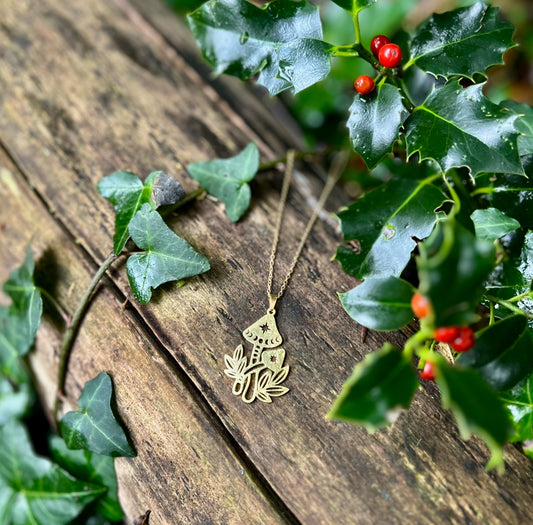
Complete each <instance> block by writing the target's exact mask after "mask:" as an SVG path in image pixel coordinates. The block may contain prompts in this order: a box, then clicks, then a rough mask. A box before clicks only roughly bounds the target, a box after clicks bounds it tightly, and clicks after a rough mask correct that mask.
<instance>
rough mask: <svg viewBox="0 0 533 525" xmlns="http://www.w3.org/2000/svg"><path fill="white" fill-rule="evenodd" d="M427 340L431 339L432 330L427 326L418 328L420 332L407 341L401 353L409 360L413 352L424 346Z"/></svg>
mask: <svg viewBox="0 0 533 525" xmlns="http://www.w3.org/2000/svg"><path fill="white" fill-rule="evenodd" d="M428 339H433V330H432V329H431V328H429V327H427V326H420V330H419V331H418V332H417V333H416V334H415V335H413V336H411V337H410V338H409V339H407V341H406V342H405V345H404V347H403V351H404V352H405V353H406V355H407V356H408V357H409V359H411V358H412V357H413V354H414V353H415V351H416V350H418V349H419V348H420V347H422V346H424V345H425V343H426V341H427V340H428Z"/></svg>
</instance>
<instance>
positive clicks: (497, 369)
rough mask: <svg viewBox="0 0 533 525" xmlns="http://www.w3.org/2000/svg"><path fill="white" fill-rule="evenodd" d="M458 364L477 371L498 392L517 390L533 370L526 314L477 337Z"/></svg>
mask: <svg viewBox="0 0 533 525" xmlns="http://www.w3.org/2000/svg"><path fill="white" fill-rule="evenodd" d="M457 362H458V363H460V364H461V365H463V366H469V367H471V368H474V369H476V370H477V371H478V372H479V374H480V375H481V377H483V379H485V381H486V382H487V383H488V384H489V385H490V386H491V387H492V388H494V390H497V391H501V390H507V389H509V388H511V387H513V386H514V385H515V384H516V383H518V382H519V381H520V380H521V379H523V378H524V377H526V376H528V375H529V374H531V371H532V370H533V339H532V338H531V333H530V331H529V328H528V324H527V319H526V317H524V316H523V315H513V316H510V317H507V318H505V319H502V320H501V321H497V322H496V323H494V324H493V325H491V326H488V327H486V328H484V329H483V330H481V331H480V332H479V333H478V334H476V344H475V346H474V347H473V348H472V349H471V350H469V351H468V352H466V353H464V354H461V355H460V356H459V357H458V358H457Z"/></svg>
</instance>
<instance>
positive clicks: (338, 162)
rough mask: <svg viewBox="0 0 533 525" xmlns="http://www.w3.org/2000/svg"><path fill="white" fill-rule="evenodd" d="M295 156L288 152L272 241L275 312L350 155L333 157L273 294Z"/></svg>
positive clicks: (271, 302)
mask: <svg viewBox="0 0 533 525" xmlns="http://www.w3.org/2000/svg"><path fill="white" fill-rule="evenodd" d="M294 157H295V151H294V150H289V151H288V153H287V162H286V164H285V174H284V176H283V186H282V188H281V196H280V202H279V207H278V214H277V218H276V227H275V231H274V240H273V241H272V252H271V254H270V267H269V272H268V285H267V293H268V296H269V299H270V308H269V311H270V312H272V313H273V312H274V306H275V304H276V301H277V300H278V299H279V298H280V297H281V296H282V295H283V294H284V293H285V290H286V289H287V286H288V285H289V281H290V279H291V277H292V274H293V272H294V269H295V268H296V264H297V263H298V259H299V258H300V254H301V253H302V250H303V247H304V245H305V242H306V241H307V238H308V237H309V234H310V233H311V230H312V229H313V226H314V224H315V221H316V219H317V217H318V215H319V213H320V212H321V211H322V208H323V207H324V204H325V203H326V200H327V199H328V197H329V194H330V193H331V190H332V189H333V188H334V187H335V184H336V183H337V181H338V180H339V178H340V176H341V175H342V172H343V171H344V168H345V167H346V163H347V161H348V156H347V155H346V153H344V152H341V153H339V154H338V155H337V156H336V157H335V158H334V159H333V163H332V165H331V168H330V170H329V173H328V179H327V181H326V184H325V185H324V188H323V190H322V193H321V194H320V197H319V199H318V202H317V204H316V206H315V209H314V210H313V213H312V214H311V217H309V220H308V221H307V225H306V227H305V230H304V232H303V234H302V238H301V239H300V243H299V244H298V248H297V249H296V253H295V255H294V259H293V260H292V263H291V266H290V268H289V271H288V272H287V276H286V277H285V279H284V280H283V282H282V283H281V287H280V289H279V292H278V293H277V294H273V293H272V281H273V279H274V266H275V262H276V252H277V248H278V242H279V236H280V232H281V222H282V218H283V212H284V210H285V207H286V202H287V195H288V194H289V185H290V181H291V176H292V172H293V169H294Z"/></svg>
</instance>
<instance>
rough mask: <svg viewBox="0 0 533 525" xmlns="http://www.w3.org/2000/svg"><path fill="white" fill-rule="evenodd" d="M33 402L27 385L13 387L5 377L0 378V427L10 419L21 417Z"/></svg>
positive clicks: (31, 392) (30, 389)
mask: <svg viewBox="0 0 533 525" xmlns="http://www.w3.org/2000/svg"><path fill="white" fill-rule="evenodd" d="M33 400H34V394H33V390H32V388H31V387H30V385H29V384H22V385H13V384H12V383H11V381H9V379H8V378H7V377H0V426H2V425H4V424H6V423H7V422H8V421H9V420H10V419H14V418H21V417H23V416H24V415H25V414H26V412H27V411H28V409H29V408H30V407H31V405H32V404H33Z"/></svg>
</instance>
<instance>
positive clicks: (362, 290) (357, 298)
mask: <svg viewBox="0 0 533 525" xmlns="http://www.w3.org/2000/svg"><path fill="white" fill-rule="evenodd" d="M414 292H415V290H414V288H413V286H412V285H411V284H409V283H408V282H407V281H404V280H402V279H398V278H397V277H392V276H389V277H370V278H369V279H366V280H365V281H364V282H363V283H361V284H360V285H359V286H356V287H355V288H353V289H352V290H350V291H349V292H346V293H341V294H339V297H340V300H341V303H342V306H343V307H344V309H345V310H346V312H348V314H349V315H350V317H352V318H353V319H355V320H356V321H357V322H358V323H359V324H361V325H363V326H366V327H367V328H371V329H372V330H389V331H391V330H399V329H400V328H403V327H404V326H405V325H406V324H408V323H409V322H410V321H411V320H412V319H413V311H412V310H411V297H412V296H413V293H414Z"/></svg>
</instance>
